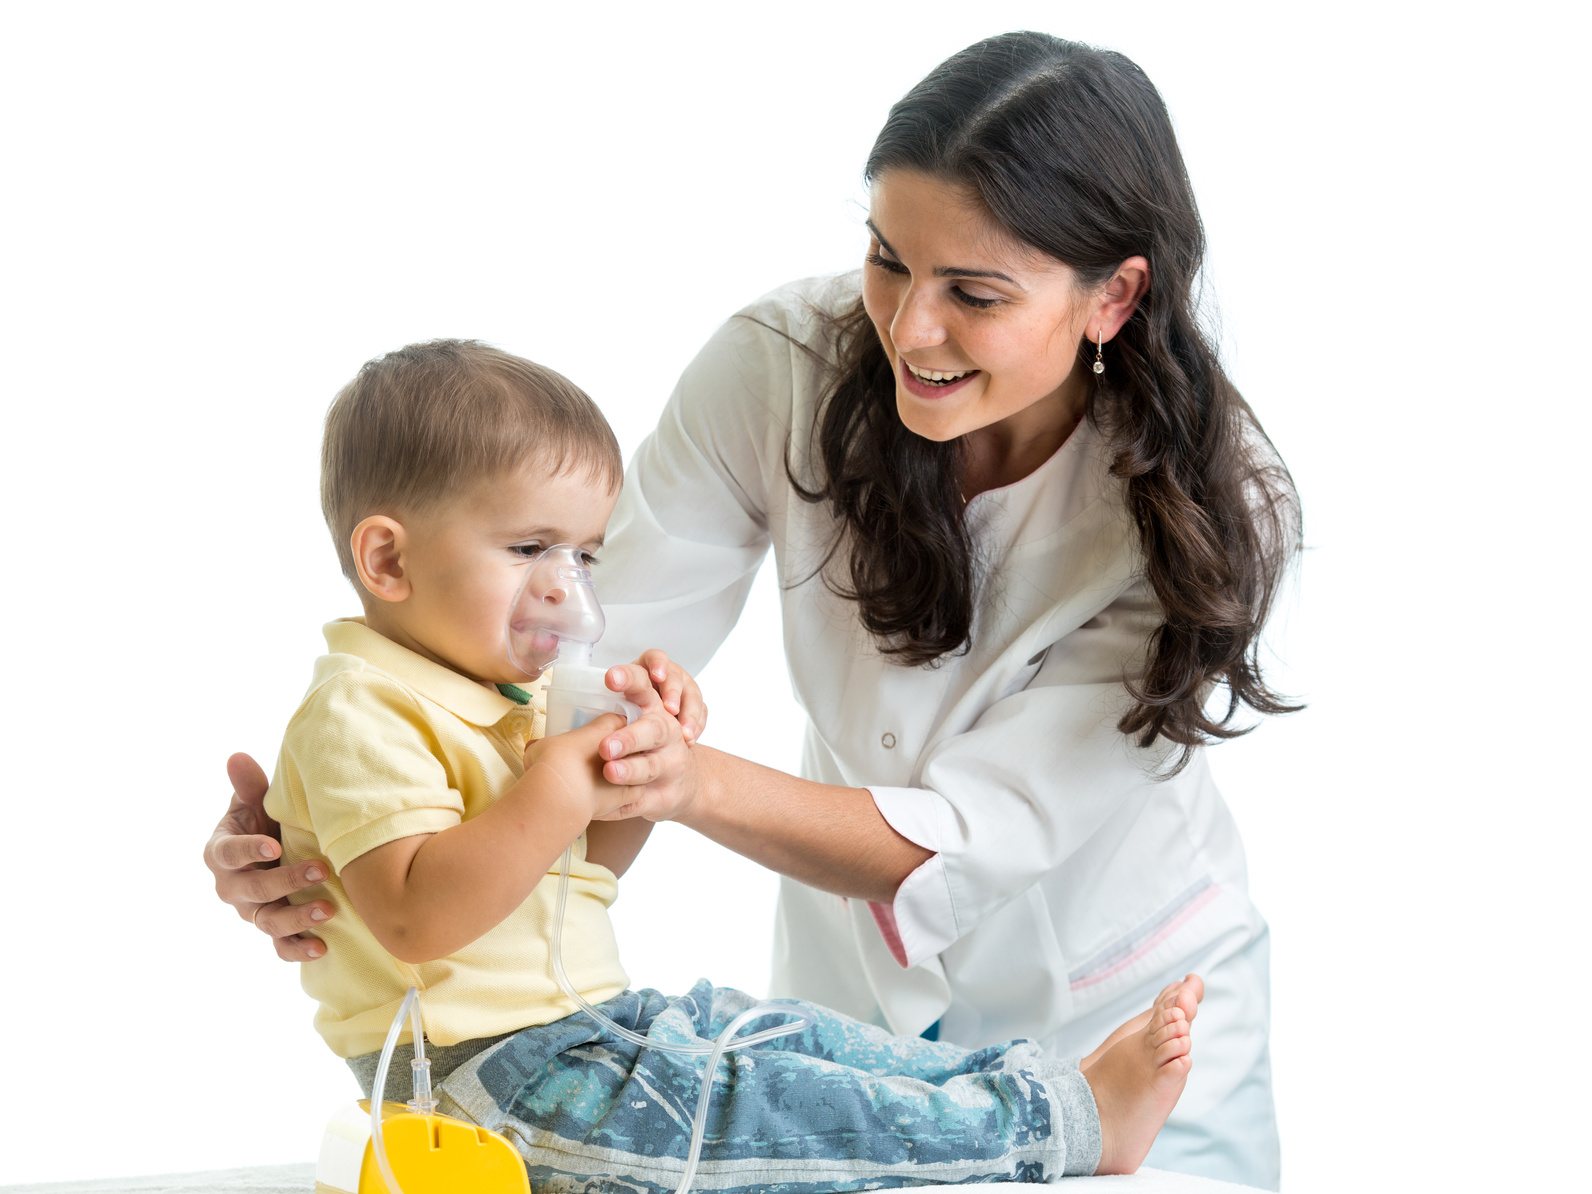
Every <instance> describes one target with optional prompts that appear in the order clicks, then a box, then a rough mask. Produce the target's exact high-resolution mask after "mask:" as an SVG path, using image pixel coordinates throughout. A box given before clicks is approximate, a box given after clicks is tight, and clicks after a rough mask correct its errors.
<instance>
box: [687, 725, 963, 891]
mask: <svg viewBox="0 0 1592 1194" xmlns="http://www.w3.org/2000/svg"><path fill="white" fill-rule="evenodd" d="M692 750H693V752H694V753H695V755H696V769H697V787H696V794H695V796H694V797H693V799H692V801H691V803H690V805H689V806H688V808H687V809H686V810H685V811H684V812H682V813H681V814H680V815H679V816H677V817H676V818H675V820H677V821H679V822H680V823H681V824H683V825H686V826H688V827H689V828H691V829H694V830H695V831H696V832H698V833H700V834H702V835H703V836H704V837H710V838H712V839H713V840H714V841H716V842H718V843H719V844H720V845H722V846H727V847H728V848H729V849H731V850H734V851H735V852H736V853H737V854H741V855H744V856H745V857H747V858H750V859H752V860H753V861H754V862H758V863H761V864H762V865H763V866H766V867H767V868H768V869H769V870H772V871H778V872H779V873H780V874H782V875H789V876H790V877H791V878H792V879H795V880H797V881H798V882H800V883H805V884H807V885H808V886H809V887H816V888H819V889H820V890H823V891H832V892H834V893H835V894H836V895H843V896H850V897H852V898H856V899H864V900H877V901H879V902H880V903H890V902H891V901H893V900H894V899H895V893H896V889H897V888H898V887H900V886H901V881H902V880H903V879H905V878H906V877H907V876H908V875H910V874H911V873H912V872H913V871H915V870H917V868H918V867H920V866H921V865H923V863H924V862H926V861H928V860H929V859H930V858H932V857H934V852H933V851H932V850H925V849H924V848H923V847H922V846H919V845H917V844H915V843H913V842H910V841H908V840H907V839H906V838H904V837H902V836H901V835H900V834H899V833H897V832H896V831H895V830H894V829H892V828H891V827H890V823H889V822H888V821H886V820H885V819H884V817H883V815H882V814H881V813H880V812H879V809H878V808H877V807H876V806H875V805H874V802H873V797H872V796H871V795H870V794H869V792H868V790H867V789H866V788H846V787H841V786H839V785H836V784H821V783H817V782H815V781H813V780H809V779H798V778H797V777H796V776H794V775H787V774H786V773H785V772H783V771H776V770H774V769H773V768H771V767H763V766H761V765H759V764H757V763H752V762H749V761H747V760H746V759H742V758H738V757H737V756H735V755H731V754H725V753H724V752H723V751H717V750H714V749H713V748H712V747H709V746H695V747H693V748H692Z"/></svg>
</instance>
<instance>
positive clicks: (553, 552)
mask: <svg viewBox="0 0 1592 1194" xmlns="http://www.w3.org/2000/svg"><path fill="white" fill-rule="evenodd" d="M602 636H603V611H602V606H600V605H598V604H597V590H596V589H595V588H594V587H593V586H592V582H591V569H590V568H588V567H587V566H586V557H585V554H584V553H583V552H582V551H581V549H580V548H578V547H576V546H574V545H573V544H569V543H558V544H555V545H554V546H552V547H549V548H548V549H547V550H546V551H544V552H542V554H541V555H539V556H537V557H536V559H535V560H534V561H533V562H532V563H531V566H530V567H529V568H527V569H526V570H525V579H524V580H523V581H521V582H520V591H519V593H518V594H517V595H516V596H515V598H514V604H513V606H512V607H510V609H509V622H508V633H507V641H508V649H509V659H510V660H512V661H513V663H514V666H515V667H517V668H519V669H520V671H522V672H524V673H525V675H526V677H527V678H528V679H531V680H534V679H536V678H537V677H538V676H540V675H541V674H542V673H543V672H544V671H545V670H547V668H548V667H549V666H551V665H552V663H553V661H554V660H555V659H557V658H558V657H559V654H560V652H562V653H563V655H564V657H565V660H566V661H567V662H570V663H579V664H582V665H585V664H589V663H590V662H591V649H592V646H593V644H595V643H596V642H597V640H598V639H600V638H602Z"/></svg>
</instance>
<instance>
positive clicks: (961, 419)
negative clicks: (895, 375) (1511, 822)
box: [896, 386, 978, 444]
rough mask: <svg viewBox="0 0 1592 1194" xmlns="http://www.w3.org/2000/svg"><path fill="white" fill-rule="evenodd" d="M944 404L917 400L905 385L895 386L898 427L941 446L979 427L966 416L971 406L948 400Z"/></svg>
mask: <svg viewBox="0 0 1592 1194" xmlns="http://www.w3.org/2000/svg"><path fill="white" fill-rule="evenodd" d="M943 401H944V405H941V404H940V403H939V402H937V401H935V400H933V399H929V400H925V399H923V398H919V397H918V396H917V395H915V394H913V393H912V392H911V391H909V390H907V389H906V388H905V387H904V386H897V387H896V414H897V415H898V416H900V419H901V425H902V426H903V427H905V428H906V429H907V430H908V431H910V432H911V433H912V434H913V435H916V436H921V437H922V438H923V439H927V440H933V441H934V442H935V443H937V444H943V443H945V442H946V441H947V440H953V439H955V438H956V437H957V436H959V435H966V434H967V433H968V432H969V431H974V430H976V429H977V427H978V424H977V423H976V422H970V421H969V419H968V417H967V415H968V410H969V406H970V404H968V403H964V402H955V403H954V405H953V400H952V399H950V398H947V399H944V400H943Z"/></svg>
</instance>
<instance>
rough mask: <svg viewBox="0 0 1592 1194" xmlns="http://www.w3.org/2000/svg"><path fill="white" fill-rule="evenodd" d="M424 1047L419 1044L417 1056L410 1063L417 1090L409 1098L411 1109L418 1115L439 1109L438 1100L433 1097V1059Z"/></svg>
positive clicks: (416, 1050) (428, 1113)
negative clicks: (424, 1050) (426, 1053)
mask: <svg viewBox="0 0 1592 1194" xmlns="http://www.w3.org/2000/svg"><path fill="white" fill-rule="evenodd" d="M424 1048H425V1046H424V1045H417V1046H416V1049H415V1052H416V1054H417V1056H416V1057H415V1059H414V1060H413V1061H411V1062H410V1063H409V1069H410V1072H411V1073H412V1074H413V1076H414V1092H415V1095H414V1098H412V1099H410V1100H409V1110H411V1111H413V1112H414V1113H415V1114H416V1115H430V1114H431V1113H432V1112H433V1111H435V1110H436V1109H437V1100H436V1099H434V1098H432V1097H431V1059H430V1058H428V1057H426V1056H425V1055H424V1054H423V1052H422V1050H423V1049H424Z"/></svg>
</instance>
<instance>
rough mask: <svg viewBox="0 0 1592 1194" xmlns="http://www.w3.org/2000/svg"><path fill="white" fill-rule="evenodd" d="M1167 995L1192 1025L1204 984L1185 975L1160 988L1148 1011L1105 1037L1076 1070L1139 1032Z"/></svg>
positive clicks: (1092, 1063) (1084, 1067) (1203, 992)
mask: <svg viewBox="0 0 1592 1194" xmlns="http://www.w3.org/2000/svg"><path fill="white" fill-rule="evenodd" d="M1169 995H1170V996H1171V998H1172V1000H1173V1001H1174V1002H1175V1003H1176V1004H1177V1006H1178V1007H1180V1008H1182V1009H1183V1014H1184V1015H1185V1016H1186V1017H1188V1020H1189V1022H1190V1023H1193V1021H1194V1017H1195V1016H1197V1015H1199V1010H1200V1000H1202V999H1204V998H1205V982H1204V980H1203V979H1201V978H1200V976H1199V975H1197V974H1190V975H1186V976H1185V977H1184V978H1183V981H1182V982H1172V983H1167V984H1166V986H1164V987H1162V988H1161V993H1160V994H1159V995H1157V996H1156V997H1155V1003H1153V1004H1151V1005H1150V1010H1149V1011H1146V1012H1140V1013H1139V1014H1138V1015H1137V1016H1134V1017H1133V1019H1131V1020H1129V1021H1128V1022H1127V1023H1126V1024H1124V1025H1122V1026H1121V1027H1120V1028H1118V1029H1117V1030H1116V1031H1115V1032H1113V1033H1112V1034H1111V1035H1110V1036H1108V1037H1106V1039H1105V1040H1103V1041H1101V1042H1100V1047H1099V1048H1098V1049H1096V1050H1095V1051H1094V1052H1093V1053H1091V1054H1089V1056H1088V1057H1085V1058H1084V1059H1083V1060H1082V1061H1080V1062H1079V1063H1078V1068H1079V1069H1080V1070H1087V1069H1088V1068H1089V1067H1090V1066H1092V1065H1094V1063H1095V1062H1097V1061H1099V1060H1100V1059H1101V1058H1102V1057H1104V1056H1105V1052H1106V1050H1107V1049H1109V1048H1111V1046H1112V1045H1114V1044H1116V1043H1117V1042H1118V1041H1120V1040H1122V1038H1123V1037H1126V1036H1130V1035H1132V1034H1133V1033H1135V1032H1139V1031H1141V1030H1142V1029H1143V1028H1144V1027H1145V1026H1146V1025H1148V1024H1149V1023H1150V1017H1151V1016H1152V1015H1154V1014H1155V1009H1156V1008H1157V1007H1159V1006H1160V1005H1161V1003H1162V1002H1163V1001H1164V1000H1165V999H1167V997H1168V996H1169Z"/></svg>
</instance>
